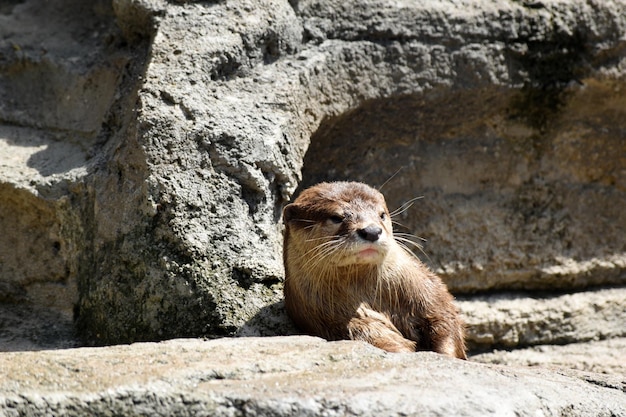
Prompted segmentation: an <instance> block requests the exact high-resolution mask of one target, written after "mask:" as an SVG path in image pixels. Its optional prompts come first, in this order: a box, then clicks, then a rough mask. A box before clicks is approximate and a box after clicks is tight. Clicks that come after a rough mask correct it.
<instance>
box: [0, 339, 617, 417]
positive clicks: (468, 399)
mask: <svg viewBox="0 0 626 417" xmlns="http://www.w3.org/2000/svg"><path fill="white" fill-rule="evenodd" d="M0 365H1V366H0V369H2V372H3V373H5V372H6V373H8V374H10V375H11V378H10V379H8V378H2V379H1V380H0V413H2V414H3V415H6V416H13V415H31V416H38V415H59V414H62V415H66V416H83V415H92V416H104V415H140V416H144V415H145V416H147V415H150V416H154V415H168V416H191V415H215V416H233V415H267V416H305V415H307V416H310V415H326V416H340V415H342V416H346V415H347V416H351V415H359V416H380V415H481V416H484V415H499V416H538V415H541V416H563V415H568V416H589V415H594V416H624V415H626V395H625V392H624V391H622V390H620V389H619V388H618V387H616V386H613V387H611V386H610V384H611V383H612V382H611V381H614V380H610V379H604V380H602V379H601V378H602V377H601V376H598V378H595V379H594V378H593V375H587V376H586V377H585V378H578V377H573V376H568V375H563V374H562V373H558V372H553V371H547V370H541V369H533V370H531V369H527V368H506V367H502V366H498V365H486V364H480V363H472V362H469V361H460V360H456V359H450V358H446V357H444V356H441V355H437V354H435V353H416V354H388V353H385V352H383V351H381V350H378V349H376V348H374V347H372V346H370V345H367V344H364V343H358V342H333V343H328V342H325V341H323V340H321V339H316V338H309V337H289V338H261V339H258V338H250V339H221V340H213V341H208V342H203V341H198V340H175V341H170V342H165V343H158V344H155V343H142V344H134V345H130V346H115V347H109V348H81V349H71V350H61V351H47V352H40V353H31V352H24V353H8V354H2V355H0ZM600 381H603V382H600Z"/></svg>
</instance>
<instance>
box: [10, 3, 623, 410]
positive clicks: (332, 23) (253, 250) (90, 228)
mask: <svg viewBox="0 0 626 417" xmlns="http://www.w3.org/2000/svg"><path fill="white" fill-rule="evenodd" d="M624 10H626V2H625V1H624V0H608V1H602V2H599V1H583V0H573V1H541V2H526V1H491V0H478V1H473V2H465V1H457V0H443V1H439V0H437V1H423V2H404V1H383V0H367V1H340V0H325V1H313V0H311V1H299V0H292V1H287V0H262V1H258V0H224V1H203V2H194V1H165V0H112V1H108V0H97V1H91V2H84V1H82V0H56V1H39V0H10V1H5V2H3V3H2V4H0V351H2V352H4V353H0V416H4V415H7V416H14V415H61V414H62V415H103V416H104V415H112V414H114V415H129V414H132V415H181V416H184V415H209V414H210V415H425V414H426V415H476V416H478V415H480V416H483V415H486V414H497V415H518V416H520V415H521V416H524V415H533V416H541V415H543V416H552V415H555V416H556V415H558V416H564V415H568V416H577V415H581V416H582V415H594V416H597V415H607V416H608V415H613V416H625V415H626V411H625V409H626V405H625V401H626V400H625V399H624V398H625V396H624V378H623V375H624V372H625V370H624V363H625V362H624V355H623V352H624V341H623V338H624V337H626V334H625V332H626V316H625V313H624V312H625V311H626V305H625V304H624V303H625V301H624V300H626V294H625V289H624V288H625V286H626V241H625V240H624V236H625V235H626V217H625V216H626V211H625V210H624V209H623V208H624V207H626V133H625V132H626V130H625V128H624V126H625V122H624V121H625V120H626V95H624V91H626V78H625V72H626V53H625V51H626V39H625V38H624V33H626V13H624ZM344 178H349V179H351V180H361V181H366V182H369V183H370V184H372V185H374V186H380V185H383V184H384V186H383V188H382V191H383V192H384V193H385V194H386V196H387V199H388V202H389V205H390V207H391V208H392V209H394V208H403V204H404V203H405V202H407V201H408V200H410V199H412V198H414V197H417V196H423V198H422V199H421V200H418V201H416V202H415V203H414V204H413V205H412V206H411V207H409V208H407V209H406V210H404V211H402V210H400V211H401V212H400V213H399V214H398V215H397V216H396V220H397V221H398V223H399V224H398V230H399V231H400V232H403V233H408V234H412V235H417V236H421V237H423V238H425V239H426V242H424V241H421V240H420V239H419V238H417V237H412V238H410V239H414V240H416V241H417V243H419V244H420V245H423V253H421V252H420V251H419V249H417V248H416V252H418V254H420V256H422V257H423V258H424V260H425V261H426V262H427V263H429V264H430V265H431V267H432V268H433V269H435V270H436V271H437V272H438V273H440V274H441V275H442V276H443V278H444V279H445V280H446V281H447V283H448V284H449V286H450V288H451V289H452V290H453V291H454V292H455V294H456V295H457V296H458V303H459V306H460V308H461V310H462V312H463V314H464V316H465V317H466V320H467V322H468V325H469V327H468V342H469V345H470V347H471V348H472V349H473V350H474V351H475V352H480V353H478V354H476V355H474V356H473V357H472V361H470V362H461V361H455V360H450V359H447V358H443V357H440V356H437V355H434V354H429V353H419V354H415V355H388V354H385V353H383V352H381V351H378V350H376V349H375V348H373V347H371V346H366V345H362V344H358V343H348V342H341V343H325V342H323V341H321V340H319V339H312V338H303V337H295V338H266V339H257V338H237V339H221V340H215V341H211V342H202V341H198V340H176V341H171V342H167V343H159V344H153V343H148V344H135V345H130V346H114V347H109V348H80V349H65V348H72V347H75V346H78V345H81V344H111V343H124V342H133V341H143V340H162V339H168V338H176V337H198V336H210V337H216V336H220V335H239V336H259V335H263V336H271V335H284V334H292V333H294V332H295V331H296V330H295V329H293V327H292V325H291V324H290V322H289V320H287V318H286V317H285V314H284V310H283V308H282V303H281V298H282V283H281V281H282V278H283V270H282V265H281V245H282V240H281V226H280V213H281V208H282V206H283V204H284V203H285V202H287V201H288V200H289V199H290V198H291V197H292V196H293V194H294V193H297V192H298V189H299V188H302V187H304V186H306V185H309V184H311V183H313V182H316V181H319V180H322V179H324V180H328V179H344ZM494 348H496V350H493V349H494ZM42 349H44V350H42ZM45 349H61V350H45ZM27 351H32V352H27ZM477 362H484V363H490V364H481V363H477ZM494 364H496V365H494ZM497 364H500V365H497ZM529 367H530V369H529ZM544 368H551V370H546V369H544ZM597 372H601V373H597Z"/></svg>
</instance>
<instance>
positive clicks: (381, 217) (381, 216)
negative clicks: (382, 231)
mask: <svg viewBox="0 0 626 417" xmlns="http://www.w3.org/2000/svg"><path fill="white" fill-rule="evenodd" d="M386 218H387V213H385V212H384V211H383V212H382V213H380V220H382V221H385V219H386Z"/></svg>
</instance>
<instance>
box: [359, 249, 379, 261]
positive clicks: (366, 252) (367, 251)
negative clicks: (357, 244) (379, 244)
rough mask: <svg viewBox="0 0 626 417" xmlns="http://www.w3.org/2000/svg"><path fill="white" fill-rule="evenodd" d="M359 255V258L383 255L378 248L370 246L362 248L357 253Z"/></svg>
mask: <svg viewBox="0 0 626 417" xmlns="http://www.w3.org/2000/svg"><path fill="white" fill-rule="evenodd" d="M357 255H358V257H359V258H364V259H368V258H378V257H379V256H380V255H381V253H380V251H379V250H378V249H376V248H372V247H370V248H365V249H362V250H360V251H359V252H358V253H357Z"/></svg>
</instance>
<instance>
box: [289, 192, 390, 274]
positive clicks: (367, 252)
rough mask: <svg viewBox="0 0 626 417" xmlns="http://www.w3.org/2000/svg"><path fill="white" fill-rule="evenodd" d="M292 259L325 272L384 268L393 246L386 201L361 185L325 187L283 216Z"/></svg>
mask: <svg viewBox="0 0 626 417" xmlns="http://www.w3.org/2000/svg"><path fill="white" fill-rule="evenodd" d="M283 221H284V222H285V226H286V233H285V246H286V248H287V250H289V251H290V252H291V253H290V256H297V257H302V258H303V259H302V261H310V262H312V263H315V264H317V265H322V266H335V267H344V266H353V265H368V264H369V265H371V264H379V263H381V262H382V260H383V259H384V258H385V256H386V255H387V252H388V251H389V247H390V245H392V244H393V231H392V224H391V218H390V216H389V210H388V209H387V205H386V204H385V198H384V197H383V195H382V194H381V193H380V192H378V191H377V190H375V189H374V188H372V187H370V186H368V185H365V184H362V183H359V182H333V183H320V184H317V185H315V186H313V187H311V188H308V189H306V190H304V191H303V192H302V193H301V194H300V196H298V198H297V199H296V200H295V201H294V202H293V203H291V204H288V205H287V206H285V208H284V210H283Z"/></svg>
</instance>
